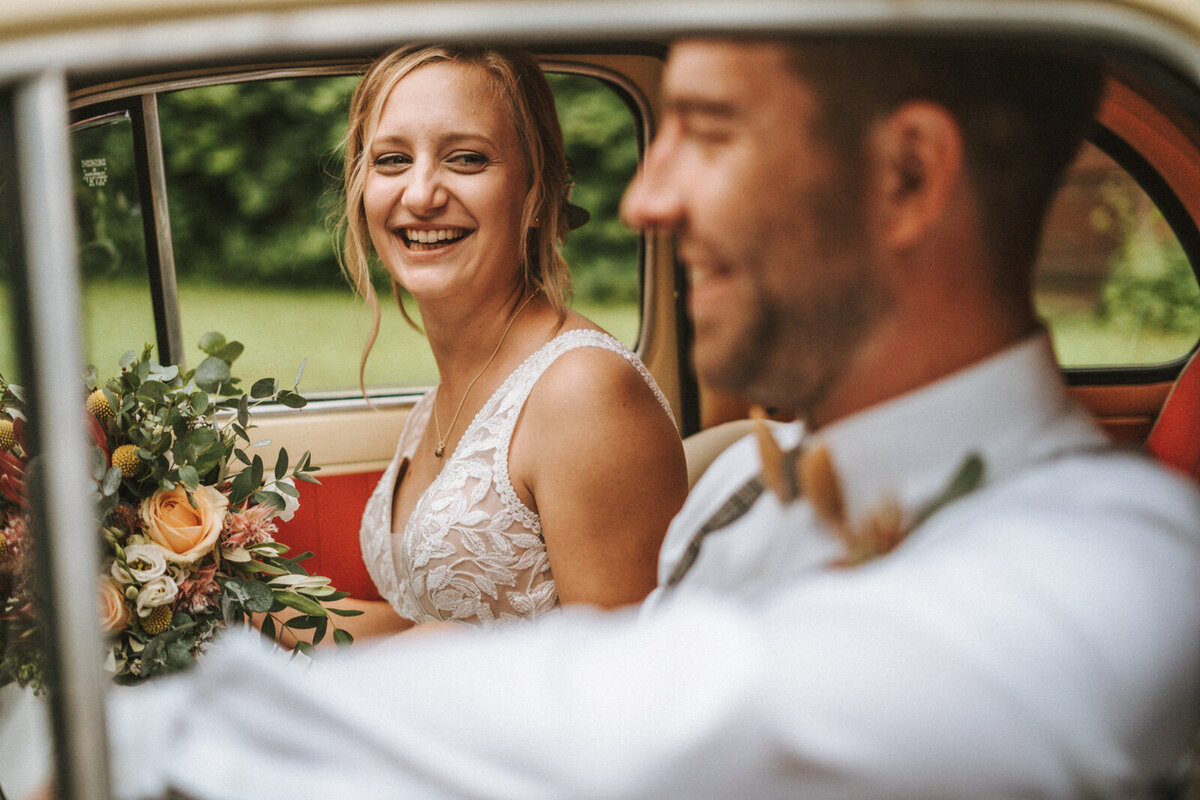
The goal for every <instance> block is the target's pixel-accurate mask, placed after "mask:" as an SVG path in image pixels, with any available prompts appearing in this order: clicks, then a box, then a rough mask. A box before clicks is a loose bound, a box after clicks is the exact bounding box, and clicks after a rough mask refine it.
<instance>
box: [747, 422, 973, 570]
mask: <svg viewBox="0 0 1200 800" xmlns="http://www.w3.org/2000/svg"><path fill="white" fill-rule="evenodd" d="M751 418H752V419H754V420H755V424H754V429H755V435H756V438H757V440H758V446H759V453H760V456H761V459H762V480H763V484H764V485H765V486H766V487H767V488H768V489H770V490H771V492H772V493H773V494H775V496H776V497H777V498H778V499H779V501H780V502H781V503H785V504H786V503H790V502H792V501H794V500H796V499H797V498H798V497H800V496H801V495H803V496H804V497H806V498H807V499H808V501H809V503H811V504H812V507H813V510H814V511H815V512H816V514H817V516H818V517H819V518H820V519H821V520H822V522H824V523H825V524H826V525H827V526H828V527H829V528H830V529H831V530H833V532H834V533H835V534H836V535H837V537H838V538H839V539H841V541H842V544H843V545H844V546H845V555H843V556H842V557H841V558H839V559H837V560H836V561H834V562H833V564H832V565H831V566H835V567H854V566H858V565H860V564H864V563H866V562H867V561H871V560H872V559H875V558H878V557H880V556H884V555H887V554H888V553H890V552H892V550H894V549H895V548H896V546H897V545H899V544H900V543H901V542H902V541H904V539H905V538H906V537H907V536H908V535H909V534H910V533H912V531H913V530H915V529H916V528H917V527H919V526H920V525H921V524H922V523H924V522H925V521H926V520H927V519H929V518H930V517H931V516H933V515H934V514H935V513H937V512H938V511H939V510H941V509H942V508H945V507H946V506H947V505H949V504H951V503H953V502H954V501H955V500H958V499H959V498H961V497H963V496H965V495H967V494H970V493H971V492H973V491H974V490H975V489H977V488H979V486H981V485H982V484H983V479H984V472H985V469H984V463H983V457H982V456H980V455H979V454H978V453H974V452H972V453H968V454H967V455H966V457H965V458H964V459H963V461H962V463H961V464H959V466H958V469H956V470H955V471H954V473H953V474H952V475H951V477H950V479H949V480H948V481H947V482H946V485H945V486H944V487H943V488H942V490H941V491H940V492H938V494H937V495H935V496H934V497H933V498H931V499H930V500H929V501H928V502H926V503H925V504H923V505H922V506H920V507H919V508H917V509H916V510H915V511H914V512H913V513H912V514H911V515H906V514H905V513H904V509H903V508H901V506H900V503H899V502H898V501H897V500H896V498H895V497H885V498H884V499H883V501H882V502H880V504H879V506H878V507H877V508H875V509H874V511H872V512H871V513H870V514H868V515H867V516H866V517H864V518H863V519H861V520H859V521H857V522H851V521H850V520H849V519H848V518H847V515H846V508H845V503H844V501H843V496H842V486H841V480H840V479H839V478H838V475H837V470H836V469H835V467H834V464H833V459H832V458H831V457H830V455H829V450H828V448H826V447H825V446H823V445H820V444H817V445H813V446H810V447H802V448H797V449H796V450H793V451H790V452H786V453H785V452H783V451H782V450H781V449H780V448H779V445H778V444H777V443H776V442H775V438H774V436H772V435H771V432H770V430H769V429H768V428H767V425H766V422H765V417H764V416H763V415H762V414H752V415H751Z"/></svg>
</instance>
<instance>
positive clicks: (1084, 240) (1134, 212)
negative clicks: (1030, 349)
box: [1034, 142, 1200, 368]
mask: <svg viewBox="0 0 1200 800" xmlns="http://www.w3.org/2000/svg"><path fill="white" fill-rule="evenodd" d="M1114 144H1115V142H1114ZM1143 180H1144V178H1143ZM1170 200H1171V197H1170V196H1167V197H1165V198H1161V199H1160V200H1159V202H1158V203H1156V201H1155V198H1153V197H1151V195H1150V194H1148V193H1147V191H1146V190H1145V188H1143V186H1142V185H1141V184H1139V182H1138V180H1136V179H1135V178H1134V176H1133V175H1132V174H1131V173H1130V172H1129V171H1128V170H1127V169H1126V168H1124V167H1123V166H1122V165H1121V164H1119V163H1118V162H1117V161H1116V160H1115V159H1114V158H1113V157H1112V156H1111V155H1109V154H1108V153H1106V152H1105V151H1104V150H1103V149H1101V147H1099V146H1097V145H1096V144H1094V143H1089V144H1087V145H1085V146H1084V148H1083V150H1082V152H1081V153H1080V155H1079V157H1078V158H1077V159H1076V161H1075V163H1074V165H1073V166H1072V168H1071V170H1070V173H1069V175H1068V178H1067V180H1066V182H1065V185H1064V186H1063V188H1062V190H1061V191H1060V193H1059V195H1058V198H1057V200H1056V202H1055V204H1054V206H1053V209H1052V211H1051V213H1050V216H1049V217H1048V219H1047V225H1046V235H1045V237H1044V243H1043V248H1042V252H1041V256H1040V259H1039V262H1038V265H1037V272H1036V277H1035V282H1036V286H1035V293H1034V297H1035V303H1036V307H1037V311H1038V313H1039V315H1040V316H1041V317H1042V319H1043V320H1044V322H1045V323H1046V325H1047V327H1048V328H1049V329H1050V332H1051V335H1052V337H1053V340H1054V347H1055V351H1056V352H1057V355H1058V359H1059V362H1060V363H1061V364H1062V365H1063V366H1064V367H1067V368H1072V367H1145V366H1152V365H1159V364H1164V363H1167V362H1171V361H1174V360H1176V359H1179V358H1182V357H1183V356H1185V355H1187V354H1188V353H1189V352H1190V351H1191V350H1192V348H1193V347H1194V346H1195V344H1196V342H1197V340H1198V339H1200V287H1198V286H1197V282H1196V274H1195V272H1194V269H1193V266H1192V264H1191V262H1190V261H1189V259H1188V255H1187V253H1186V252H1185V250H1184V247H1183V244H1182V243H1181V240H1180V236H1179V233H1178V232H1177V231H1176V230H1175V229H1174V228H1173V227H1172V225H1171V224H1170V223H1169V222H1168V219H1167V218H1166V216H1165V215H1164V210H1163V208H1162V207H1161V205H1160V204H1161V203H1164V202H1170ZM1173 221H1174V222H1175V224H1177V225H1184V226H1185V230H1184V231H1183V233H1184V235H1188V234H1191V235H1194V234H1195V227H1194V225H1193V224H1192V223H1191V221H1190V220H1186V219H1182V220H1181V219H1180V218H1179V216H1178V215H1177V216H1176V217H1175V218H1174V220H1173Z"/></svg>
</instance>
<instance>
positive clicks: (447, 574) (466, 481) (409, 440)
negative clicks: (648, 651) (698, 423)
mask: <svg viewBox="0 0 1200 800" xmlns="http://www.w3.org/2000/svg"><path fill="white" fill-rule="evenodd" d="M580 347H599V348H603V349H605V350H610V351H612V352H614V353H618V354H620V355H621V356H623V357H624V358H625V359H626V360H627V361H628V362H629V363H630V364H631V365H632V366H633V367H634V368H635V369H637V370H638V372H639V373H640V374H641V375H642V377H643V378H644V379H645V381H646V383H647V384H649V386H650V388H651V389H653V390H654V394H655V396H657V397H658V401H659V403H660V404H661V405H662V407H663V408H664V409H665V411H666V413H667V414H668V415H670V414H671V410H670V407H669V406H668V404H667V401H666V398H665V397H663V394H662V392H661V391H660V390H659V388H658V385H657V384H656V383H655V382H654V379H653V378H652V377H651V376H650V373H649V372H648V371H647V370H646V367H645V366H644V365H643V364H642V362H641V361H640V360H639V359H638V357H637V356H636V355H634V354H633V353H631V352H630V351H629V350H628V348H626V347H625V346H624V345H622V344H621V343H620V342H618V341H617V340H616V339H614V338H612V337H611V336H609V335H608V334H605V333H601V332H599V331H590V330H573V331H567V332H565V333H562V334H560V335H558V336H557V337H555V338H554V339H552V340H551V341H550V342H548V343H547V344H545V345H544V346H543V347H542V348H541V349H539V350H538V351H537V352H535V353H533V354H532V355H531V356H529V358H527V359H526V360H525V361H524V362H523V363H522V364H521V365H520V366H519V367H517V368H516V369H515V370H514V371H513V372H512V374H510V375H509V376H508V378H507V379H506V380H505V381H504V383H503V384H502V385H501V386H500V388H499V389H497V390H496V393H495V394H493V395H492V396H491V398H489V399H488V401H487V403H486V404H485V405H484V406H483V408H482V409H480V411H479V413H478V414H477V415H476V416H475V419H473V420H472V421H471V424H470V425H469V426H468V427H467V429H466V431H465V432H464V433H463V436H462V438H461V439H460V440H459V442H458V446H457V447H456V448H455V449H454V452H453V453H451V454H450V455H449V456H447V459H446V464H445V466H444V467H443V468H442V471H441V473H439V474H438V476H437V478H436V479H434V481H433V483H432V484H430V486H429V488H428V489H426V490H425V492H424V493H423V494H422V495H421V497H420V498H419V499H418V500H417V504H416V507H415V508H414V509H413V512H412V515H411V516H410V517H409V519H408V523H407V524H406V525H405V526H404V530H403V531H400V532H394V531H393V530H392V497H393V496H394V494H395V487H396V478H397V475H398V474H400V473H401V465H402V464H406V463H407V461H408V460H409V459H410V458H411V457H412V455H413V453H414V452H415V450H416V447H417V444H418V443H419V442H420V440H421V436H422V434H423V432H424V431H425V428H426V426H427V425H428V423H429V414H430V410H431V409H432V408H433V400H434V397H435V396H436V393H437V390H436V389H434V390H433V391H431V392H429V393H428V394H426V395H425V396H424V397H422V398H421V400H420V401H418V402H417V404H416V406H414V407H413V410H412V412H411V413H410V414H409V416H408V420H407V421H406V423H405V425H404V430H403V431H402V432H401V434H400V442H399V444H398V445H397V448H396V455H395V457H394V458H393V459H392V463H391V464H390V465H389V466H388V468H387V470H386V471H385V472H384V473H383V477H382V478H381V479H380V480H379V484H378V485H377V486H376V487H375V491H374V492H373V493H372V495H371V498H370V500H369V501H368V502H367V506H366V510H365V511H364V512H363V519H362V528H361V529H360V531H359V537H360V541H361V543H362V552H363V559H364V560H365V561H366V566H367V571H368V572H369V573H370V575H371V579H372V580H373V581H374V582H375V585H376V587H378V589H379V593H380V594H381V595H383V597H385V598H386V599H387V600H388V602H390V603H391V605H392V607H393V608H395V609H396V611H397V612H398V613H399V614H400V615H401V616H402V617H405V618H407V619H411V620H413V621H414V622H428V621H432V620H452V621H456V622H467V623H476V624H484V625H486V624H490V623H494V622H498V621H502V620H509V619H515V618H518V617H533V616H537V615H539V614H542V613H545V612H546V611H548V610H550V609H551V608H554V607H555V606H556V605H557V604H558V592H557V591H556V589H555V586H554V576H553V575H552V574H551V571H550V561H549V558H548V557H547V555H546V543H545V541H544V540H543V539H542V526H541V522H540V520H539V519H538V516H537V514H535V513H534V512H533V511H531V510H530V509H529V508H527V507H526V506H525V504H524V503H522V502H521V501H520V499H519V498H518V497H517V495H516V492H514V491H513V487H512V483H511V482H510V480H509V475H508V449H509V443H510V442H511V440H512V435H513V429H514V428H515V427H516V424H517V417H518V416H519V415H520V413H521V409H522V408H523V407H524V405H525V400H526V398H528V397H529V393H530V391H531V390H532V389H533V386H534V384H536V383H537V381H538V379H539V378H540V377H541V376H542V374H543V373H544V372H545V371H546V369H547V367H549V366H550V365H551V364H552V363H554V361H555V359H557V358H558V357H559V356H561V355H562V354H563V353H566V352H568V351H570V350H574V349H576V348H580Z"/></svg>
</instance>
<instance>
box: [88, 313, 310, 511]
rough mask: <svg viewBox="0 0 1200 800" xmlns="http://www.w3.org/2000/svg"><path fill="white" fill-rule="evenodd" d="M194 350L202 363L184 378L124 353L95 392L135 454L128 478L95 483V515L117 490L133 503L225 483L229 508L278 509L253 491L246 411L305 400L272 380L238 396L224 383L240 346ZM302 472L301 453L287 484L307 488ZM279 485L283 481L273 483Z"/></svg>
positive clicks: (255, 470)
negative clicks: (115, 371)
mask: <svg viewBox="0 0 1200 800" xmlns="http://www.w3.org/2000/svg"><path fill="white" fill-rule="evenodd" d="M200 349H201V350H202V351H203V352H204V353H206V354H207V358H205V359H204V360H203V361H201V362H200V364H199V365H198V366H197V367H196V368H195V369H194V370H190V371H187V372H180V370H179V367H177V366H173V365H172V366H168V367H163V366H162V365H160V364H159V363H158V362H157V361H155V360H154V358H153V348H152V347H151V346H149V345H147V346H146V347H145V348H144V349H143V350H142V352H141V354H140V355H137V354H135V353H134V352H132V351H130V352H128V353H126V354H125V356H124V357H122V359H121V374H120V375H118V376H117V377H115V378H112V379H110V380H109V381H107V382H106V383H105V384H104V386H103V387H101V388H102V391H103V392H104V396H105V398H106V399H107V400H108V404H109V406H110V407H111V408H112V409H113V410H114V412H115V414H116V419H115V420H114V423H113V425H112V427H113V428H114V429H115V430H117V431H122V432H124V435H125V438H127V439H128V442H129V443H130V444H133V445H136V446H137V448H138V450H137V455H138V458H139V460H140V462H141V469H140V470H139V472H138V474H137V475H136V476H134V477H125V478H121V477H120V473H121V470H120V469H119V468H118V467H116V466H115V465H114V466H111V467H108V470H107V472H106V473H105V474H102V475H97V476H96V480H97V482H98V483H99V485H100V494H101V499H100V503H101V511H102V512H103V513H108V512H109V511H111V510H112V509H113V508H115V507H116V505H117V503H118V502H120V498H121V489H122V487H124V490H125V492H126V494H127V495H129V496H132V497H139V498H140V497H147V496H149V495H150V494H151V493H152V492H153V491H154V490H155V488H161V489H163V490H166V491H169V490H171V489H173V488H174V487H175V486H176V485H179V484H182V485H183V486H185V487H187V489H188V490H189V491H194V490H195V489H196V487H197V486H199V485H201V484H204V485H213V486H221V485H223V484H224V483H225V482H226V481H230V482H231V488H230V493H229V500H230V502H231V503H232V504H234V505H238V504H240V503H244V502H246V500H247V499H253V500H254V501H255V502H256V503H269V504H271V505H273V506H275V507H276V508H283V506H284V502H283V499H282V498H281V497H279V495H278V494H277V493H275V492H273V491H265V490H263V489H262V488H261V487H262V486H263V462H262V458H261V457H259V456H254V457H253V458H251V457H249V456H248V455H247V454H246V451H245V450H244V449H243V448H244V447H246V446H248V445H250V444H252V442H251V439H250V435H249V430H250V429H251V428H252V427H253V426H252V425H251V424H250V411H251V409H252V408H254V407H256V406H259V405H262V404H263V403H283V404H285V405H290V406H292V407H296V408H299V407H303V406H304V404H305V403H306V401H305V399H304V398H303V397H302V396H300V395H299V394H298V393H297V392H296V391H295V389H294V388H293V389H279V388H278V386H277V384H276V381H275V380H274V379H265V380H260V381H257V382H256V383H255V384H254V387H253V388H254V390H255V396H254V397H251V396H249V395H246V394H243V392H242V390H241V389H239V388H238V384H239V383H240V382H241V381H240V379H238V378H235V377H233V376H232V366H233V362H234V361H235V360H236V359H237V358H238V356H240V355H241V354H242V351H243V350H244V347H243V345H242V343H241V342H227V341H226V340H225V337H224V336H222V335H221V334H219V333H208V334H205V336H204V337H203V338H202V339H201V341H200ZM86 383H87V388H88V389H92V388H95V386H96V373H95V370H94V368H92V369H90V370H89V373H88V376H87V380H86ZM221 412H224V413H221ZM218 414H220V417H218ZM280 459H281V463H282V464H283V465H285V467H286V465H287V463H288V456H287V451H286V450H282V449H281V450H280ZM239 465H240V469H239ZM310 470H311V465H310V463H309V454H308V453H307V452H306V453H305V454H304V456H303V457H302V458H301V459H300V461H299V462H298V463H297V464H296V466H295V467H294V469H293V470H292V473H291V477H293V478H295V479H298V480H310V479H311V475H310V474H309V473H310ZM284 477H286V473H285V474H283V475H278V476H277V479H278V480H281V479H283V478H284Z"/></svg>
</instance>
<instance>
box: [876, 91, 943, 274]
mask: <svg viewBox="0 0 1200 800" xmlns="http://www.w3.org/2000/svg"><path fill="white" fill-rule="evenodd" d="M868 142H869V143H868V148H869V154H870V157H871V161H872V164H873V167H874V176H875V180H874V182H873V187H874V191H875V197H874V199H875V202H876V208H877V209H878V210H879V212H880V213H879V217H878V220H879V225H880V227H879V231H880V234H881V237H882V238H881V241H882V243H883V244H884V245H885V246H886V247H888V248H889V249H891V250H893V251H904V250H908V249H910V248H912V247H914V246H915V245H917V244H918V243H919V242H921V241H922V240H923V239H924V238H925V237H926V236H927V235H928V234H929V233H930V232H931V231H932V230H933V229H934V228H936V227H937V225H938V223H939V222H940V221H941V220H942V218H943V217H944V216H945V215H946V214H947V213H948V210H949V206H950V203H951V198H952V196H953V194H954V191H955V189H956V187H957V186H958V185H959V181H960V180H961V179H962V177H963V163H964V148H963V138H962V130H961V129H960V128H959V126H958V123H957V122H956V121H955V119H954V117H953V116H951V115H950V112H948V111H947V110H946V109H945V108H943V107H941V106H939V105H937V104H935V103H930V102H927V101H919V100H918V101H912V102H908V103H905V104H904V105H903V106H901V107H900V108H899V109H897V110H896V111H895V112H893V113H892V114H890V115H889V116H888V117H887V118H886V119H884V120H883V121H882V122H880V123H878V124H877V125H876V126H875V128H874V129H873V130H872V132H871V135H870V137H869V140H868Z"/></svg>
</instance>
